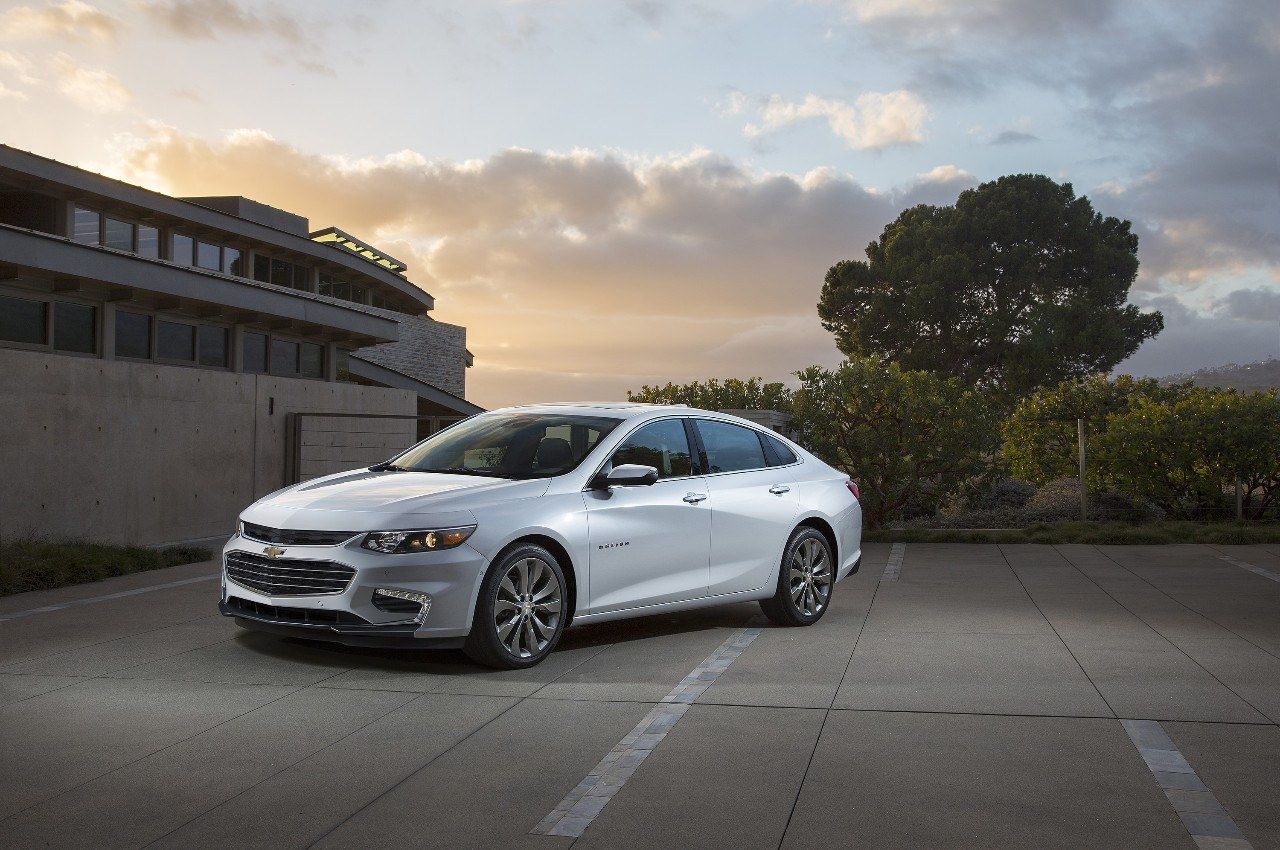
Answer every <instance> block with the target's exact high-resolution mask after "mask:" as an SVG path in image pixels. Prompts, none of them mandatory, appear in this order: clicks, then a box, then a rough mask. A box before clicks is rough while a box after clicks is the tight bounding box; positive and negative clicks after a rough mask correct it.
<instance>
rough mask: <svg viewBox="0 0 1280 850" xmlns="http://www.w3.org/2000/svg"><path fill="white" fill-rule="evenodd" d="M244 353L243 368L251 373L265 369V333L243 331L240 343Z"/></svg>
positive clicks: (256, 373)
mask: <svg viewBox="0 0 1280 850" xmlns="http://www.w3.org/2000/svg"><path fill="white" fill-rule="evenodd" d="M241 347H242V349H243V354H244V370H245V371H246V372H249V373H250V374H253V375H263V374H266V371H267V335H266V334H255V333H245V335H244V342H243V343H242V344H241Z"/></svg>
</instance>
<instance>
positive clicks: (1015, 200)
mask: <svg viewBox="0 0 1280 850" xmlns="http://www.w3.org/2000/svg"><path fill="white" fill-rule="evenodd" d="M1137 251H1138V237H1137V236H1136V235H1135V234H1133V233H1132V232H1131V231H1130V223H1129V222H1128V221H1121V220H1119V219H1116V218H1112V217H1109V216H1108V217H1103V216H1102V215H1100V214H1099V213H1096V212H1094V209H1093V206H1092V204H1091V203H1090V202H1089V199H1088V198H1087V197H1079V198H1077V197H1076V196H1075V192H1074V191H1073V190H1072V187H1071V184H1070V183H1064V184H1059V183H1056V182H1054V181H1053V180H1051V179H1050V178H1048V177H1045V176H1043V175H1037V174H1018V175H1011V176H1006V177H1001V178H1000V179H998V180H996V181H994V182H991V183H983V184H982V185H981V186H979V187H978V188H976V189H968V190H966V191H964V192H962V193H961V194H960V197H959V199H958V200H957V201H956V203H955V205H954V206H942V207H935V206H929V205H923V204H922V205H920V206H916V207H912V208H911V209H908V210H905V211H903V213H902V214H901V215H899V216H898V218H897V220H896V221H894V222H893V223H891V224H889V225H888V226H887V227H885V229H884V232H883V233H882V234H881V235H880V238H879V239H878V240H876V241H874V242H872V243H871V244H870V245H868V246H867V250H866V255H867V259H866V260H865V261H859V260H843V261H841V262H838V263H836V264H835V265H834V266H832V267H831V269H830V271H828V272H827V276H826V280H825V282H824V284H823V287H822V296H821V299H820V300H819V302H818V315H819V316H820V317H821V319H822V323H823V326H824V327H825V328H826V329H827V330H829V331H831V332H832V333H834V334H835V337H836V344H837V345H838V346H839V348H840V350H841V351H843V352H844V353H845V354H846V355H848V356H849V357H874V358H875V359H876V360H877V361H878V362H880V363H882V364H887V363H890V362H896V363H899V364H901V365H902V367H903V368H904V369H926V370H930V371H935V372H939V373H942V374H946V375H954V376H956V377H958V378H960V379H961V381H962V382H964V383H965V384H967V385H971V386H977V387H988V388H994V389H999V390H1001V391H1003V392H1004V393H1005V394H1006V395H1007V396H1010V397H1013V398H1016V397H1019V396H1021V395H1024V394H1026V393H1027V392H1029V391H1031V390H1033V389H1035V388H1036V387H1040V386H1045V385H1052V384H1056V383H1058V382H1059V381H1061V380H1063V379H1065V378H1072V377H1083V376H1085V375H1090V374H1094V373H1098V372H1107V371H1110V370H1111V368H1112V367H1114V366H1115V365H1116V364H1117V363H1119V362H1120V361H1121V360H1123V359H1124V358H1126V357H1128V356H1129V355H1130V354H1132V353H1133V352H1134V351H1135V350H1136V349H1137V347H1138V346H1139V345H1140V344H1141V343H1142V342H1143V341H1144V340H1146V339H1149V338H1150V337H1153V336H1155V335H1156V334H1157V333H1159V332H1160V330H1161V329H1162V328H1163V327H1164V319H1163V317H1162V316H1161V315H1160V314H1159V313H1141V312H1139V311H1138V309H1137V308H1136V307H1134V306H1133V305H1130V304H1126V303H1125V301H1126V299H1127V297H1128V294H1129V287H1130V286H1131V285H1132V283H1133V281H1134V278H1135V276H1136V275H1137V272H1138V257H1137Z"/></svg>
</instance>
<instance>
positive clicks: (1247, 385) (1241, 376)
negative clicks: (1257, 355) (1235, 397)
mask: <svg viewBox="0 0 1280 850" xmlns="http://www.w3.org/2000/svg"><path fill="white" fill-rule="evenodd" d="M1185 381H1190V382H1191V383H1193V384H1195V385H1196V386H1198V387H1222V388H1224V389H1225V388H1228V387H1230V388H1234V389H1237V390H1245V391H1250V390H1269V389H1272V388H1280V360H1277V359H1276V358H1274V357H1273V358H1271V359H1270V360H1263V361H1262V362H1260V363H1245V364H1243V365H1241V364H1239V363H1228V364H1227V365H1226V366H1212V367H1209V368H1206V369H1197V370H1196V371H1194V372H1184V373H1182V374H1179V375H1169V376H1168V377H1165V378H1161V379H1160V382H1161V383H1163V384H1178V383H1183V382H1185Z"/></svg>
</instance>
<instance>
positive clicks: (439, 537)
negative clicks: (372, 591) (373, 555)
mask: <svg viewBox="0 0 1280 850" xmlns="http://www.w3.org/2000/svg"><path fill="white" fill-rule="evenodd" d="M475 530H476V527H475V526H474V525H467V526H463V527H462V528H436V529H429V530H425V531H371V532H369V533H368V534H366V535H365V536H364V540H363V541H361V543H360V546H361V547H362V548H365V549H368V550H369V551H371V552H383V553H385V554H388V555H400V554H403V553H405V552H436V551H439V550H440V549H452V548H453V547H455V546H460V545H462V542H463V541H464V540H466V539H467V538H468V537H470V536H471V532H473V531H475Z"/></svg>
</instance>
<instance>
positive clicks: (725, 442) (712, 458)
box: [698, 419, 768, 472]
mask: <svg viewBox="0 0 1280 850" xmlns="http://www.w3.org/2000/svg"><path fill="white" fill-rule="evenodd" d="M698 434H699V435H700V436H701V437H702V445H703V446H704V447H706V450H707V472H739V471H741V470H744V469H763V468H764V467H766V466H768V464H767V463H766V462H765V459H764V449H763V448H761V446H760V438H759V437H757V436H756V432H755V431H753V430H751V429H750V428H743V427H742V426H741V425H734V424H732V423H729V422H713V421H711V420H710V419H699V420H698Z"/></svg>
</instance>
